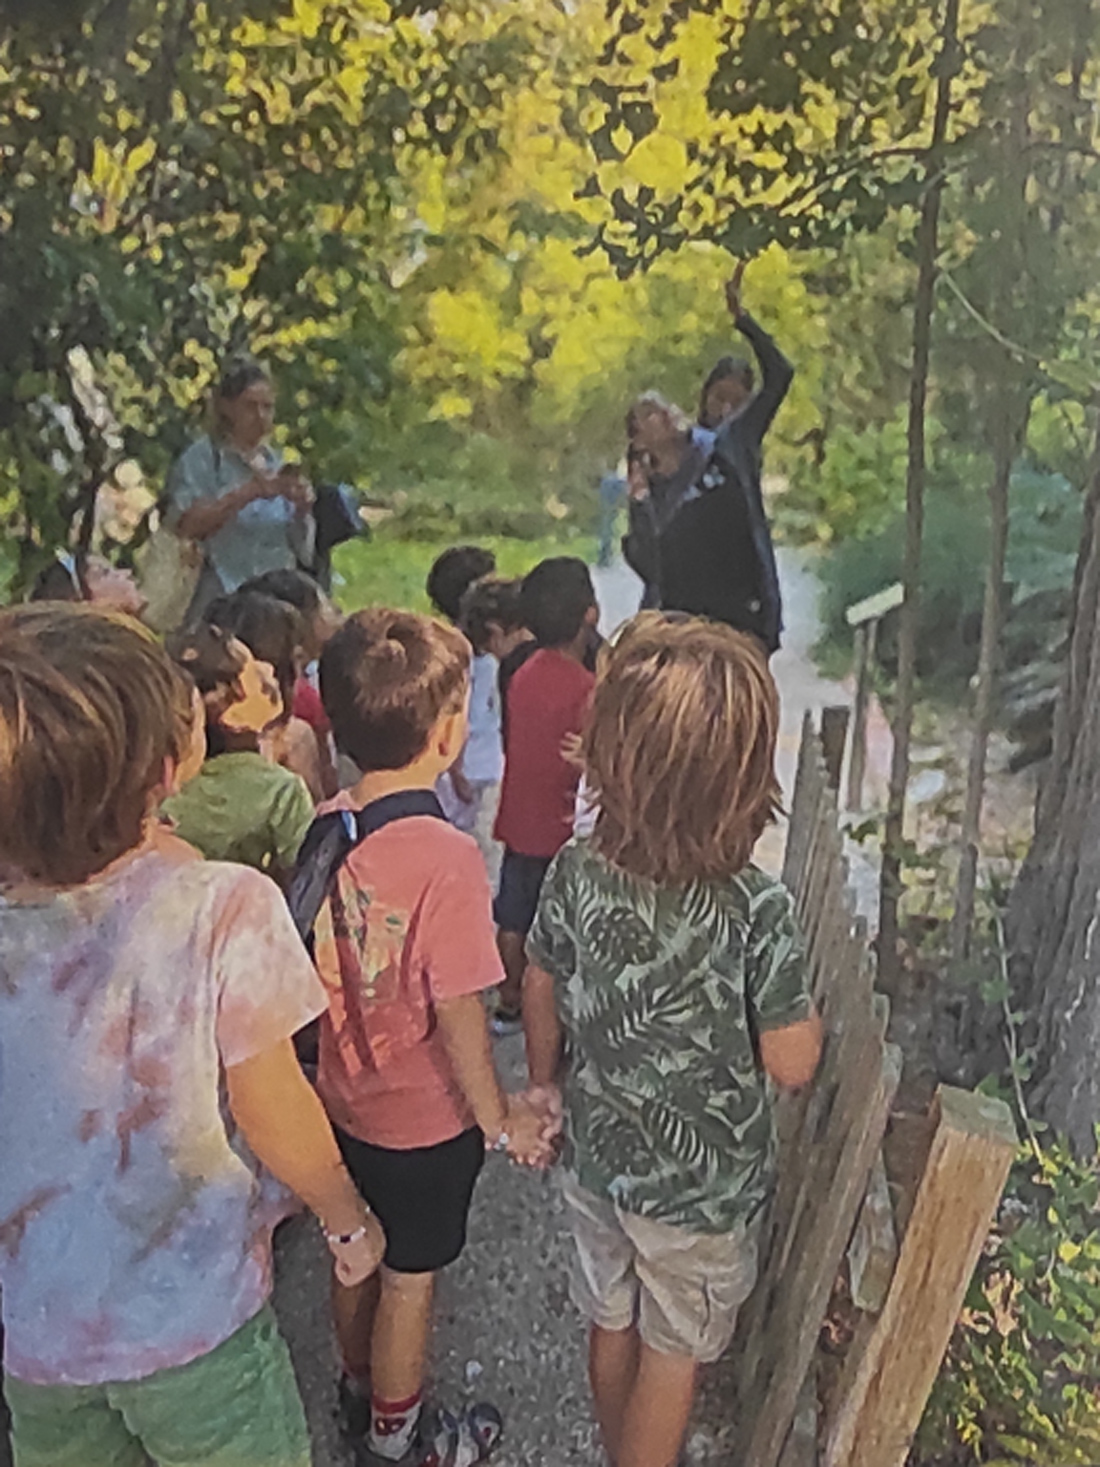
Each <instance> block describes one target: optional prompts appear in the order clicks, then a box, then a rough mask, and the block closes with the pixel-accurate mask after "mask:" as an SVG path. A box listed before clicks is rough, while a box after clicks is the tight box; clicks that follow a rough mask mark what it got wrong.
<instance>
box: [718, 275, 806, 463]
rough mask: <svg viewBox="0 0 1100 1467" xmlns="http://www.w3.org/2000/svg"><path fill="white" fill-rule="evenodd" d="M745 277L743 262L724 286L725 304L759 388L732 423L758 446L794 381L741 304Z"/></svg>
mask: <svg viewBox="0 0 1100 1467" xmlns="http://www.w3.org/2000/svg"><path fill="white" fill-rule="evenodd" d="M744 273H745V262H744V261H743V260H742V261H741V262H740V263H739V264H738V266H737V269H736V270H735V271H734V273H733V278H732V279H731V280H730V281H729V283H728V284H727V286H726V304H727V305H728V306H729V310H730V315H731V316H732V317H733V324H734V325H735V326H736V327H737V329H738V331H740V333H741V335H742V336H743V337H744V338H745V340H746V341H747V342H748V343H749V345H750V346H751V347H752V350H753V355H754V356H755V357H756V362H757V365H758V367H759V368H760V387H759V389H758V390H757V392H756V394H755V395H754V396H753V398H752V399H751V400H750V402H749V404H748V406H747V407H746V408H745V410H744V412H742V413H740V414H738V416H737V417H736V418H734V419H733V422H734V423H735V424H736V425H737V427H736V430H735V431H737V432H738V433H741V434H746V435H748V436H750V437H754V438H755V439H756V441H757V442H758V443H759V442H760V441H761V440H762V439H763V437H764V434H765V433H766V432H767V431H768V428H769V427H770V425H771V421H772V419H773V418H774V417H775V415H776V413H777V412H778V410H779V405H780V404H781V403H782V401H783V399H784V398H785V397H786V395H787V393H788V392H789V391H790V386H791V382H792V381H793V380H794V368H793V367H792V366H791V364H790V362H789V361H788V360H787V358H786V357H785V356H784V355H783V353H782V352H781V351H780V350H779V348H778V346H776V344H775V340H774V338H773V337H771V336H769V335H768V333H767V332H766V331H765V330H764V328H763V326H761V325H760V323H759V322H758V321H757V320H756V319H755V318H754V317H753V316H751V315H750V314H749V313H748V311H746V310H745V308H744V306H743V305H742V304H741V279H742V276H743V275H744Z"/></svg>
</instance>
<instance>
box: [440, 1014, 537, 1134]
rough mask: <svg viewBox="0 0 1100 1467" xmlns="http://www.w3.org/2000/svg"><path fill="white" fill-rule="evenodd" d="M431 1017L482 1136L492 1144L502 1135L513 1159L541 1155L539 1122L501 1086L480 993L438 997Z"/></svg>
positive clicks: (521, 1099) (516, 1098)
mask: <svg viewBox="0 0 1100 1467" xmlns="http://www.w3.org/2000/svg"><path fill="white" fill-rule="evenodd" d="M436 1018H437V1020H438V1023H439V1033H440V1037H441V1038H442V1040H443V1047H444V1048H445V1049H446V1051H447V1057H448V1059H449V1060H450V1062H451V1068H452V1069H453V1070H454V1075H455V1079H456V1080H457V1081H458V1084H459V1088H460V1089H461V1091H462V1093H463V1095H465V1097H466V1099H467V1101H468V1102H469V1106H470V1109H471V1110H472V1111H473V1113H474V1120H475V1121H476V1122H477V1124H478V1125H479V1126H480V1128H481V1130H482V1131H483V1132H484V1133H485V1138H486V1140H487V1141H488V1142H489V1143H490V1145H492V1144H493V1143H494V1142H495V1141H497V1139H498V1138H499V1137H501V1136H507V1137H508V1152H509V1155H511V1156H513V1157H515V1159H516V1160H517V1161H534V1160H537V1159H541V1158H542V1156H543V1155H544V1152H545V1147H544V1144H543V1139H542V1121H541V1119H540V1117H539V1116H537V1115H536V1114H535V1112H534V1111H533V1110H532V1109H531V1107H530V1106H529V1105H528V1104H527V1103H526V1102H525V1101H524V1100H523V1098H522V1097H521V1096H518V1095H505V1093H504V1091H503V1090H502V1089H501V1086H500V1081H499V1080H498V1079H497V1072H496V1066H495V1065H494V1064H493V1051H492V1044H491V1041H490V1039H489V1028H488V1025H487V1024H486V1022H485V1005H484V1003H483V1002H482V1000H481V995H480V994H479V993H470V994H465V995H463V996H462V997H461V998H449V999H442V1000H440V1001H439V1002H438V1003H437V1005H436Z"/></svg>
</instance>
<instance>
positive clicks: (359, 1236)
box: [325, 1208, 371, 1248]
mask: <svg viewBox="0 0 1100 1467" xmlns="http://www.w3.org/2000/svg"><path fill="white" fill-rule="evenodd" d="M370 1215H371V1213H370V1208H368V1209H367V1217H366V1218H365V1219H364V1220H363V1222H361V1223H360V1224H359V1226H358V1227H357V1228H356V1229H355V1231H354V1233H330V1232H328V1231H327V1230H325V1242H326V1243H328V1245H329V1246H330V1247H340V1248H348V1247H350V1246H351V1244H352V1243H361V1242H362V1241H363V1239H364V1238H365V1237H366V1236H367V1220H368V1219H369V1218H370Z"/></svg>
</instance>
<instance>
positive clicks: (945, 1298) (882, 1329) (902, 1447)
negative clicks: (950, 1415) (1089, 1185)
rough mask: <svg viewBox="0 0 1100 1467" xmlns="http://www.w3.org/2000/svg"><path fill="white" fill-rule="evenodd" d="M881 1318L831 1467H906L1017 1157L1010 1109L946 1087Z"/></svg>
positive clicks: (845, 1405) (840, 1422) (839, 1425)
mask: <svg viewBox="0 0 1100 1467" xmlns="http://www.w3.org/2000/svg"><path fill="white" fill-rule="evenodd" d="M936 1110H937V1124H936V1131H935V1135H934V1137H933V1140H932V1149H931V1151H930V1153H929V1156H928V1162H927V1164H926V1166H925V1170H924V1174H923V1176H922V1178H921V1183H920V1187H919V1188H918V1191H917V1197H916V1202H915V1203H914V1206H913V1212H912V1215H911V1217H910V1219H909V1226H908V1228H907V1230H906V1233H905V1238H904V1240H903V1242H902V1245H901V1253H900V1256H899V1258H898V1265H897V1269H896V1270H895V1273H894V1278H893V1282H892V1283H891V1286H890V1292H889V1295H888V1297H887V1300H886V1304H885V1307H884V1309H883V1311H882V1314H881V1315H880V1316H879V1319H878V1322H877V1324H876V1326H875V1328H874V1330H873V1332H872V1334H871V1336H870V1339H869V1342H868V1343H867V1346H866V1349H865V1350H864V1352H863V1353H862V1355H861V1356H860V1357H859V1358H858V1359H856V1360H854V1361H853V1362H852V1363H851V1370H850V1376H849V1381H848V1383H847V1389H846V1390H845V1391H844V1392H843V1394H842V1396H841V1399H840V1403H839V1405H838V1408H837V1413H836V1415H835V1417H834V1419H833V1422H832V1424H831V1426H830V1430H829V1436H828V1442H827V1446H826V1452H825V1464H826V1467H901V1464H902V1463H904V1461H905V1458H906V1456H907V1454H908V1451H909V1446H910V1443H911V1441H912V1438H913V1434H914V1432H915V1431H916V1429H917V1426H918V1425H919V1424H920V1418H921V1415H922V1413H923V1411H924V1407H925V1404H926V1402H927V1400H928V1395H929V1392H930V1391H931V1389H932V1385H933V1382H934V1381H935V1378H936V1374H937V1372H938V1370H939V1368H940V1364H941V1362H942V1360H943V1356H944V1352H945V1351H946V1349H947V1345H948V1342H949V1340H950V1338H951V1332H952V1330H953V1329H954V1327H955V1322H956V1320H957V1318H958V1315H959V1311H960V1309H961V1307H962V1301H963V1298H964V1295H965V1293H966V1289H967V1285H968V1284H969V1282H970V1276H971V1274H972V1273H973V1271H974V1266H975V1264H976V1263H977V1261H978V1256H979V1254H980V1252H981V1249H982V1245H983V1243H984V1242H985V1238H986V1235H987V1233H988V1231H989V1226H990V1223H991V1222H992V1220H993V1216H994V1213H995V1212H996V1208H997V1203H998V1201H999V1199H1000V1196H1001V1191H1002V1189H1003V1187H1004V1184H1005V1180H1006V1178H1007V1177H1008V1172H1009V1168H1010V1167H1011V1165H1012V1161H1013V1158H1014V1156H1015V1154H1016V1149H1017V1138H1016V1130H1015V1127H1014V1125H1013V1123H1012V1115H1011V1113H1010V1111H1009V1109H1008V1107H1007V1106H1006V1105H1004V1104H1003V1102H1001V1101H999V1100H993V1099H990V1098H989V1097H987V1096H983V1095H976V1094H973V1093H970V1092H968V1091H963V1090H955V1089H952V1088H950V1087H947V1086H944V1087H942V1088H941V1089H940V1091H939V1093H938V1096H937V1101H936Z"/></svg>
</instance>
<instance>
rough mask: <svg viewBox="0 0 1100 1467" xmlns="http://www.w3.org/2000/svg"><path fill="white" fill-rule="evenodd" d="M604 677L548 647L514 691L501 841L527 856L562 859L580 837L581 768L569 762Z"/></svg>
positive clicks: (506, 743)
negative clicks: (568, 745) (576, 826)
mask: <svg viewBox="0 0 1100 1467" xmlns="http://www.w3.org/2000/svg"><path fill="white" fill-rule="evenodd" d="M595 685H596V679H595V678H594V677H593V676H592V674H591V673H590V672H589V671H588V669H587V668H585V667H582V666H581V664H580V663H579V662H574V660H573V659H572V658H571V657H566V656H565V655H564V653H562V652H555V651H552V650H550V649H548V648H543V649H542V650H541V651H539V652H536V653H535V655H534V656H533V657H531V658H529V659H528V661H527V662H525V663H524V664H523V666H522V667H521V668H520V670H519V671H518V672H517V673H516V675H515V677H513V679H512V681H511V683H510V684H509V687H508V717H507V720H506V722H505V738H504V784H503V786H502V788H501V792H500V809H499V811H498V813H497V823H496V832H495V833H496V838H497V840H499V841H503V842H504V844H505V845H506V846H507V847H508V849H509V850H510V851H515V852H516V854H517V855H520V856H556V855H557V853H558V852H559V851H560V850H561V848H562V846H563V845H564V844H565V842H566V841H567V840H568V839H569V837H570V836H571V835H572V834H573V816H574V811H575V806H576V800H577V786H578V784H579V783H580V777H581V776H580V770H579V769H576V768H575V767H574V766H573V765H572V764H569V763H567V762H566V760H565V759H563V758H562V752H561V746H562V741H563V740H564V738H565V736H566V735H567V734H579V733H580V732H581V731H582V730H583V728H584V721H585V718H586V717H587V714H588V705H589V702H590V701H591V698H592V689H593V688H594V687H595Z"/></svg>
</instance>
